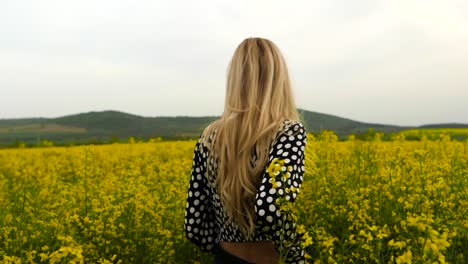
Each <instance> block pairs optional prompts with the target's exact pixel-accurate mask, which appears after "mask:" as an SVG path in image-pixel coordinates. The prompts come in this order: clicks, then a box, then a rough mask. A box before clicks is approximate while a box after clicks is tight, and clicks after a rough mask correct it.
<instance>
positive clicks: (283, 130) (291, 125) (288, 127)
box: [278, 119, 307, 135]
mask: <svg viewBox="0 0 468 264" xmlns="http://www.w3.org/2000/svg"><path fill="white" fill-rule="evenodd" d="M278 130H279V132H280V134H287V135H292V134H297V133H302V134H306V133H307V130H306V128H305V126H304V124H303V122H302V121H300V120H292V119H285V120H284V121H283V124H282V126H280V128H279V129H278Z"/></svg>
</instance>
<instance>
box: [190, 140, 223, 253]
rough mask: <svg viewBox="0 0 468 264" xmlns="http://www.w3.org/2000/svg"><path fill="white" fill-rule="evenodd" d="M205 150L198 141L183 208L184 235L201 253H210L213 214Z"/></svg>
mask: <svg viewBox="0 0 468 264" xmlns="http://www.w3.org/2000/svg"><path fill="white" fill-rule="evenodd" d="M206 155H207V149H206V147H204V146H203V145H202V143H201V137H200V138H199V139H198V141H197V144H196V146H195V150H194V153H193V162H192V171H191V178H190V183H189V188H188V194H187V203H186V208H185V224H184V228H185V235H186V237H187V238H188V239H189V240H190V241H191V242H192V243H194V244H195V245H197V246H198V247H199V248H200V249H201V250H202V251H205V252H212V250H213V248H214V244H215V237H216V230H215V213H214V212H213V208H212V207H211V203H210V202H209V199H208V198H209V195H210V193H209V188H208V187H207V182H206V177H204V176H203V175H204V174H205V171H206Z"/></svg>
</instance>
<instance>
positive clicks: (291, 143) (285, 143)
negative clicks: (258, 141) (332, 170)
mask: <svg viewBox="0 0 468 264" xmlns="http://www.w3.org/2000/svg"><path fill="white" fill-rule="evenodd" d="M306 144H307V133H306V130H305V128H304V126H303V125H302V124H301V123H300V122H294V123H292V124H289V125H288V126H287V127H286V128H285V130H284V131H283V132H282V134H280V135H279V136H278V137H277V141H276V142H275V143H274V145H273V146H272V148H271V150H270V154H269V162H268V166H267V168H266V169H265V171H264V173H263V177H262V182H261V185H260V187H259V189H258V191H257V195H256V204H255V212H256V215H257V221H259V222H260V223H259V224H260V225H261V226H263V231H264V232H265V233H266V234H267V235H268V236H270V237H271V239H272V240H273V242H274V243H275V247H276V249H277V250H278V251H279V252H280V251H281V252H280V253H283V254H285V253H286V256H284V255H283V256H281V257H285V260H286V262H287V263H305V257H304V253H305V252H304V250H303V249H302V248H301V247H300V242H298V241H300V239H301V237H302V235H301V234H299V233H298V232H297V225H296V221H295V218H294V217H291V215H289V216H288V215H287V213H286V212H285V210H280V208H279V204H278V203H277V201H282V203H283V205H284V206H286V207H287V206H288V205H292V204H293V203H294V201H295V200H296V196H297V194H298V193H299V190H300V187H301V184H302V180H303V174H304V153H305V147H306ZM286 207H285V208H286Z"/></svg>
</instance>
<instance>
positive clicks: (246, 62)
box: [184, 38, 307, 263]
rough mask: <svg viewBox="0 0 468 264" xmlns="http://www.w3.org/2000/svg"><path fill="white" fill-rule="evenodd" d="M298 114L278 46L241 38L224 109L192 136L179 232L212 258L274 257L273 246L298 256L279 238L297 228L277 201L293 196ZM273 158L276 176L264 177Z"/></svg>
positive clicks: (300, 165) (299, 156) (301, 131)
mask: <svg viewBox="0 0 468 264" xmlns="http://www.w3.org/2000/svg"><path fill="white" fill-rule="evenodd" d="M300 118H301V117H300V115H299V113H298V112H297V110H296V106H295V103H294V99H293V93H292V89H291V84H290V80H289V76H288V70H287V67H286V63H285V60H284V58H283V56H282V54H281V52H280V50H279V49H278V47H277V46H276V45H275V44H274V43H273V42H271V41H270V40H267V39H264V38H247V39H245V40H244V41H242V43H241V44H240V45H239V46H238V47H237V49H236V50H235V52H234V55H233V57H232V60H231V62H230V64H229V67H228V76H227V85H226V98H225V108H224V112H223V114H222V115H221V117H220V118H219V119H217V120H215V121H213V122H212V123H211V124H209V125H208V126H207V127H206V128H205V129H204V131H203V132H202V133H201V135H200V137H199V139H198V142H197V143H196V146H195V150H194V156H193V164H192V165H193V166H192V172H191V179H190V185H189V188H188V195H187V204H186V212H185V225H184V226H185V232H186V236H187V238H188V239H189V240H190V241H191V242H193V243H195V244H196V245H197V246H198V247H199V248H200V249H201V250H203V251H206V252H211V253H213V254H214V255H215V263H278V261H279V257H280V254H279V253H280V252H279V251H280V250H281V251H286V252H287V255H286V256H285V260H286V262H288V263H305V258H304V250H303V249H302V248H300V247H299V246H294V245H296V244H293V243H290V244H289V245H293V246H289V247H285V246H284V245H285V244H286V243H285V241H286V242H288V243H289V242H293V240H294V239H296V240H297V239H299V238H300V235H299V234H298V232H297V231H296V224H295V222H294V220H292V219H289V218H285V217H284V215H282V212H281V211H280V210H279V206H278V204H277V201H278V198H279V197H280V196H282V197H285V198H286V200H287V202H294V200H295V199H296V195H297V192H298V190H299V188H300V186H301V184H302V177H303V174H304V153H305V146H306V140H307V139H306V135H307V134H306V129H305V127H304V126H303V124H302V123H303V122H302V121H301V119H300ZM273 161H282V162H283V163H281V166H283V165H284V167H281V169H282V170H283V172H284V173H287V175H288V178H287V180H285V181H284V182H282V183H281V182H280V181H277V182H275V180H276V178H275V180H272V178H271V177H272V176H271V171H270V170H269V169H268V168H271V165H272V162H273ZM283 179H286V178H283ZM278 186H280V187H281V186H282V187H283V188H284V187H287V188H290V189H288V190H287V192H288V193H287V194H286V192H284V191H283V189H281V188H278ZM291 187H292V188H291ZM294 189H295V190H297V191H296V192H293V191H291V192H289V190H294ZM277 190H278V191H277ZM284 190H286V189H284ZM283 253H284V252H283ZM283 255H284V254H283Z"/></svg>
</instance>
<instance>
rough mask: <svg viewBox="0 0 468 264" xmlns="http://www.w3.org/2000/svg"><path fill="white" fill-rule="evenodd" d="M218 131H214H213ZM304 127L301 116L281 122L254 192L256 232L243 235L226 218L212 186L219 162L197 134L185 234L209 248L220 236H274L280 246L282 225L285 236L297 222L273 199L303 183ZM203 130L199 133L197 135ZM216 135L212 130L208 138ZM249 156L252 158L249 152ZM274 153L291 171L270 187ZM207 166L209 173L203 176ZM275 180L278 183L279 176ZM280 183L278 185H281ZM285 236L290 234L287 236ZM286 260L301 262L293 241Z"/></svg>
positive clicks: (225, 238) (224, 238) (300, 252)
mask: <svg viewBox="0 0 468 264" xmlns="http://www.w3.org/2000/svg"><path fill="white" fill-rule="evenodd" d="M215 133H216V131H215ZM306 135H307V134H306V130H305V128H304V126H303V125H302V124H301V123H300V122H296V121H291V120H285V126H284V127H283V129H282V130H278V131H277V134H276V137H275V140H274V141H273V142H272V144H271V147H270V152H269V162H268V164H267V166H266V167H265V170H264V173H263V175H262V179H261V185H260V186H259V188H258V190H257V194H256V202H255V212H256V216H257V221H256V229H255V235H254V237H253V238H249V239H248V238H246V237H244V236H243V235H242V233H241V232H240V230H239V227H238V225H237V224H236V223H233V222H232V221H228V218H227V216H226V214H225V213H224V209H223V205H222V204H221V201H220V199H219V196H218V194H217V190H216V188H215V187H214V186H215V185H214V180H215V178H216V169H217V164H216V163H215V164H213V163H212V162H211V161H210V162H208V160H207V156H208V148H207V147H206V146H204V145H203V144H202V143H201V138H199V140H198V142H197V144H196V146H195V150H194V155H193V163H192V171H191V178H190V184H189V188H188V195H187V204H186V210H185V224H184V227H185V233H186V237H187V238H188V239H189V240H190V241H191V242H193V243H195V244H196V245H197V246H198V247H199V248H200V249H201V250H202V251H205V252H212V250H213V249H214V246H215V244H217V243H219V241H231V242H243V241H264V240H273V242H274V243H275V246H276V248H277V249H278V248H279V245H280V243H281V242H282V240H281V239H280V233H281V232H279V230H280V228H283V231H284V233H283V236H284V235H286V237H283V238H282V239H283V241H284V240H288V239H289V238H290V237H294V236H295V235H296V223H294V222H291V221H292V220H286V221H284V217H282V215H281V213H280V211H279V208H278V206H276V205H275V201H276V199H277V197H278V196H280V195H282V194H283V193H282V190H281V189H282V188H289V187H293V186H294V187H295V188H296V189H297V190H299V188H300V187H301V184H302V180H303V174H304V152H305V146H306V143H307V136H306ZM200 136H201V135H200ZM213 136H214V135H210V138H209V141H211V139H212V138H213ZM253 156H254V157H253V159H252V162H254V161H256V154H255V152H253ZM274 158H280V159H283V160H284V161H285V163H284V166H285V167H284V168H288V169H290V171H288V172H289V175H291V177H289V178H288V180H287V181H286V182H284V183H283V184H284V185H286V186H282V188H280V189H278V191H277V189H274V188H272V187H273V186H272V183H270V181H269V179H270V175H269V174H268V171H267V168H268V165H269V163H270V162H271V161H272V160H273V159H274ZM205 172H208V173H207V177H205V176H204V175H205ZM279 184H281V183H280V182H279ZM280 186H281V185H280ZM297 193H298V191H296V192H295V193H292V195H290V194H286V199H287V200H289V201H291V202H293V201H294V200H295V199H296V196H297ZM288 236H289V237H288ZM287 263H305V258H304V251H303V250H301V249H300V248H295V247H291V248H290V249H289V254H288V257H287Z"/></svg>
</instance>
